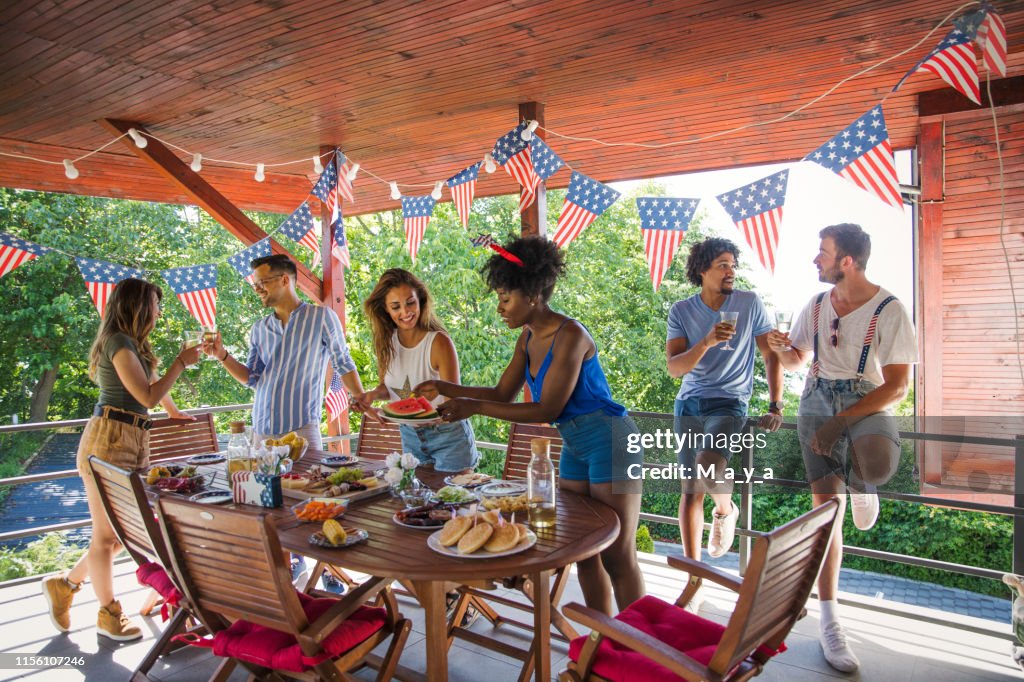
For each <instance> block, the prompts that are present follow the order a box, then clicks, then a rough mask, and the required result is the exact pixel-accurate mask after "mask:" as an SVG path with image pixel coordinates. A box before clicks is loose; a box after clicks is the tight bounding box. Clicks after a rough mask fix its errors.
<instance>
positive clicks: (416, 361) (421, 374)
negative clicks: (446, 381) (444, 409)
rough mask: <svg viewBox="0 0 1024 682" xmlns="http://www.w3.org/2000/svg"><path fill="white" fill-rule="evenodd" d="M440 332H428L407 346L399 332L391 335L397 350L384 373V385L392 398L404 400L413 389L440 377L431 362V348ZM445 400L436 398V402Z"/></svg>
mask: <svg viewBox="0 0 1024 682" xmlns="http://www.w3.org/2000/svg"><path fill="white" fill-rule="evenodd" d="M437 334H438V332H427V333H426V335H425V336H424V337H423V339H422V340H421V341H420V342H419V343H418V344H416V345H415V346H413V347H412V348H406V347H405V346H403V345H402V344H401V342H400V341H399V340H398V332H395V333H394V334H392V335H391V347H392V348H394V350H395V355H394V357H392V358H391V364H390V365H389V366H388V371H387V374H385V375H384V385H385V386H387V388H388V392H389V393H390V394H391V395H390V399H391V400H400V399H401V400H404V399H405V398H408V397H409V396H410V395H412V389H414V388H416V386H418V385H419V384H421V383H423V382H424V381H428V380H430V379H434V380H437V379H440V378H441V374H440V373H439V372H438V371H436V370H435V369H434V368H433V366H432V365H431V364H430V350H431V349H432V348H433V347H434V337H435V336H437ZM440 402H443V399H442V398H441V396H438V397H437V398H435V399H434V403H435V404H437V403H440Z"/></svg>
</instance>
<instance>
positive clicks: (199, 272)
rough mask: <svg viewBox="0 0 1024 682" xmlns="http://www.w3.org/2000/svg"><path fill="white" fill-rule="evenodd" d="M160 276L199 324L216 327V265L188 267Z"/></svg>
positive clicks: (163, 273) (172, 270) (171, 270)
mask: <svg viewBox="0 0 1024 682" xmlns="http://www.w3.org/2000/svg"><path fill="white" fill-rule="evenodd" d="M160 274H161V275H163V278H164V279H165V280H167V283H168V284H170V285H171V289H173V290H174V293H175V294H177V296H178V300H179V301H181V302H182V303H183V304H184V305H185V307H186V308H187V309H188V311H189V312H190V313H192V317H194V318H196V319H197V320H198V321H199V324H201V325H203V326H204V327H215V326H216V325H217V266H216V265H213V264H212V263H211V264H209V265H189V266H186V267H183V268H171V269H170V270H164V271H163V272H162V273H160Z"/></svg>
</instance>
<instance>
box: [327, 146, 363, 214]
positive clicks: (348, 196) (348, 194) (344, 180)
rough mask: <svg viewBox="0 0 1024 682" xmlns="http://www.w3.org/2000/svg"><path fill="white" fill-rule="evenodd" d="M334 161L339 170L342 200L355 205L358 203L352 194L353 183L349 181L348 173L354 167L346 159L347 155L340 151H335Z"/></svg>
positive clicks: (339, 189)
mask: <svg viewBox="0 0 1024 682" xmlns="http://www.w3.org/2000/svg"><path fill="white" fill-rule="evenodd" d="M334 160H335V162H336V163H335V165H336V167H337V168H338V192H340V193H341V198H342V199H344V200H345V201H347V202H348V203H350V204H354V203H356V198H355V195H354V194H352V183H351V181H349V179H348V172H349V170H350V169H351V168H352V166H351V165H349V162H348V159H346V158H345V154H344V153H343V152H342V151H341V150H340V149H337V150H335V152H334ZM325 170H326V169H325Z"/></svg>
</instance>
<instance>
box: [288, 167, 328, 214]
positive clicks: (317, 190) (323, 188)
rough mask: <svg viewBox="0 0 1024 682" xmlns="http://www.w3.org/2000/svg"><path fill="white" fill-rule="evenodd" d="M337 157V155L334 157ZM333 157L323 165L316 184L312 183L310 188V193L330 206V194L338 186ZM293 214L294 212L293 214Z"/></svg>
mask: <svg viewBox="0 0 1024 682" xmlns="http://www.w3.org/2000/svg"><path fill="white" fill-rule="evenodd" d="M335 158H337V157H335ZM334 162H335V159H331V160H330V161H328V162H327V165H326V166H324V172H323V173H321V174H320V177H319V178H318V179H317V181H316V184H315V185H313V189H312V190H310V192H309V193H310V194H312V195H313V196H315V197H316V198H317V199H319V200H320V201H321V202H323V203H324V204H326V205H327V207H328V208H330V204H329V201H330V196H331V194H333V193H334V191H335V188H336V187H337V186H338V169H337V167H336V166H335V165H334ZM293 215H294V214H293Z"/></svg>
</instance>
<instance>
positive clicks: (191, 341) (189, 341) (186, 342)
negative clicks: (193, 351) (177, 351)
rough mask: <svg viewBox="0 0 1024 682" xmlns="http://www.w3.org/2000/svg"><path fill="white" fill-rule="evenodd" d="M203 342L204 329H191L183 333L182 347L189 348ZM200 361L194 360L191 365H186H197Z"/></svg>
mask: <svg viewBox="0 0 1024 682" xmlns="http://www.w3.org/2000/svg"><path fill="white" fill-rule="evenodd" d="M202 343H203V332H202V330H191V331H187V332H185V333H184V334H183V335H182V339H181V349H182V350H188V349H189V348H195V347H196V346H201V345H202ZM198 364H199V363H198V362H193V363H192V364H191V365H185V366H186V367H195V366H196V365H198Z"/></svg>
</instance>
